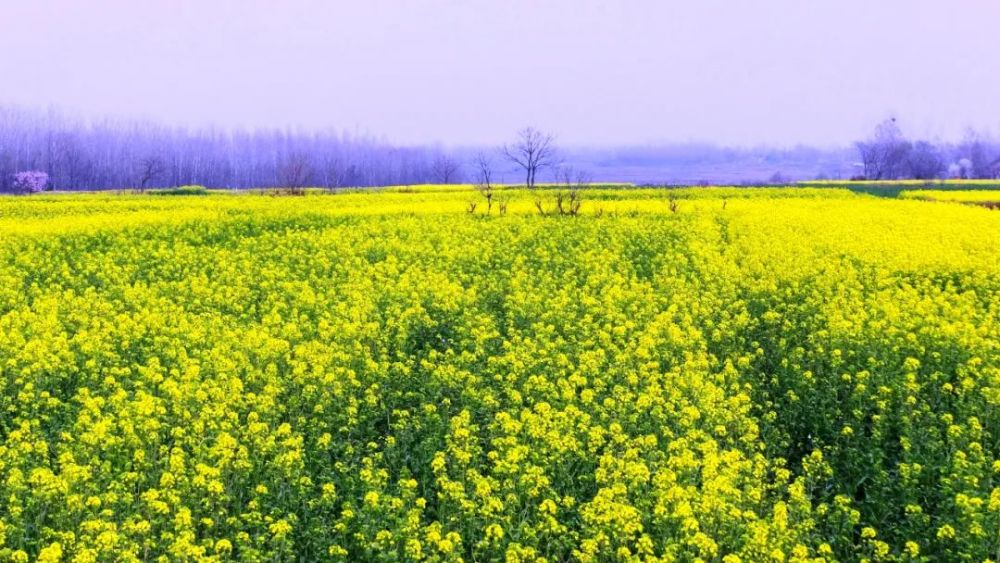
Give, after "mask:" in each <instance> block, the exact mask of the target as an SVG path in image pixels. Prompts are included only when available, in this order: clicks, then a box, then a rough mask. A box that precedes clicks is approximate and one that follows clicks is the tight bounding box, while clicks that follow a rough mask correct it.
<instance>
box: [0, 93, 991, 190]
mask: <svg viewBox="0 0 1000 563" xmlns="http://www.w3.org/2000/svg"><path fill="white" fill-rule="evenodd" d="M512 130H513V127H512ZM556 141H557V142H558V137H556ZM484 153H485V154H487V155H489V156H490V158H492V159H493V162H494V163H495V164H494V165H495V174H494V180H495V181H499V182H501V183H516V182H521V181H523V178H522V177H521V173H520V172H519V171H518V170H517V166H516V165H514V164H512V163H508V162H505V159H504V156H503V154H502V153H501V151H500V150H499V147H485V148H484V147H457V148H449V149H445V148H443V147H440V146H431V145H429V146H400V145H394V144H392V143H389V142H387V141H384V140H380V139H378V138H376V137H374V136H370V135H357V134H354V135H352V134H348V133H343V132H338V131H334V130H327V131H306V130H275V129H267V130H265V129H256V130H243V129H222V128H215V127H204V128H196V129H191V128H185V127H171V126H166V125H163V124H159V123H155V122H150V121H140V120H129V119H111V118H107V119H99V120H88V119H82V118H78V117H72V116H67V115H64V114H62V113H60V112H59V111H57V110H48V111H40V110H34V109H25V108H20V107H12V106H0V192H16V191H18V189H19V187H18V184H17V178H18V177H19V175H23V174H24V173H25V172H27V171H33V172H35V171H37V172H40V173H43V174H44V175H45V177H46V180H45V181H46V183H45V189H48V190H98V189H139V190H142V189H147V188H160V187H171V186H182V185H203V186H207V187H211V188H233V189H236V188H263V187H275V186H288V187H302V186H317V187H325V188H337V187H365V186H385V185H399V184H420V183H445V184H447V183H460V182H465V181H475V176H476V170H477V167H476V164H475V162H476V159H477V158H481V156H482V155H483V154H484ZM556 155H557V157H556V158H553V159H552V162H551V165H550V166H548V167H547V168H546V169H542V170H539V174H540V176H539V180H540V181H552V180H558V179H559V178H560V177H561V172H560V169H561V168H562V169H565V168H572V169H574V170H576V171H578V172H580V173H583V174H585V175H586V176H587V178H588V179H590V180H591V181H598V182H608V181H620V182H632V183H636V184H671V183H673V184H699V183H703V184H707V183H717V184H743V183H784V182H789V181H795V180H813V179H845V180H846V179H849V178H856V179H860V178H864V179H869V180H882V179H899V178H910V177H913V178H926V179H930V178H945V177H960V178H995V177H997V176H1000V161H998V158H1000V145H998V144H997V143H996V142H995V141H993V140H992V139H990V138H989V137H988V136H986V135H982V134H978V133H975V132H972V131H970V132H969V133H968V134H967V135H966V138H965V139H964V140H963V141H962V142H960V143H950V144H949V143H931V142H927V141H916V142H913V141H910V140H908V139H906V138H905V137H904V136H903V134H902V132H901V131H900V128H899V126H898V125H897V124H896V122H895V120H887V121H885V122H883V123H881V124H879V125H878V127H876V130H875V133H874V134H873V135H872V137H871V138H870V139H868V140H865V141H861V142H859V143H857V144H856V145H855V146H853V147H845V148H835V149H820V148H812V147H802V146H800V147H793V148H784V149H776V148H768V147H756V148H725V147H718V146H715V145H710V144H694V143H689V144H664V145H643V146H628V147H571V146H557V148H556Z"/></svg>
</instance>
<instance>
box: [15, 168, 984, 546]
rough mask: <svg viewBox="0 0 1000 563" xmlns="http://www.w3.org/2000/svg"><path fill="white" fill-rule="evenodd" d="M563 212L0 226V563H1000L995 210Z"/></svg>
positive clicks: (765, 191) (662, 205)
mask: <svg viewBox="0 0 1000 563" xmlns="http://www.w3.org/2000/svg"><path fill="white" fill-rule="evenodd" d="M970 189H971V188H970ZM579 193H580V194H581V195H580V197H581V198H582V203H581V204H580V206H579V208H578V211H577V212H567V211H566V210H567V209H569V210H572V209H573V208H571V207H563V204H564V202H563V200H562V199H561V198H562V197H563V196H564V195H565V194H564V192H563V191H562V190H560V189H556V188H551V189H539V190H536V191H526V190H523V189H516V188H511V189H505V190H498V192H497V195H496V199H489V200H487V199H486V198H484V196H483V194H482V193H481V192H480V191H477V190H475V189H472V188H471V187H467V186H460V187H448V186H421V187H394V188H390V189H384V190H378V191H349V192H346V191H345V192H342V193H329V194H328V193H312V192H309V193H306V195H303V196H298V197H294V196H282V197H277V196H275V197H270V196H268V195H261V194H258V193H240V194H230V193H223V192H211V191H210V192H208V193H207V194H204V195H190V196H188V195H183V196H177V197H161V196H158V195H155V194H127V195H120V194H113V193H86V194H45V193H42V194H38V195H32V196H25V197H4V198H0V561H28V560H40V561H59V560H65V561H109V560H115V561H150V560H155V561H184V560H192V561H193V560H199V561H227V560H239V561H286V560H301V561H321V560H343V561H403V560H406V561H424V560H426V561H458V560H465V561H515V562H516V561H539V560H545V561H566V560H578V561H657V560H658V561H725V562H727V563H735V562H738V561H747V562H751V561H862V560H868V561H984V560H993V561H996V560H1000V251H998V250H997V249H998V248H1000V212H996V211H993V210H990V209H987V208H985V207H982V206H973V205H962V204H960V203H948V202H946V201H928V199H930V198H929V196H927V194H926V193H925V192H924V191H921V192H918V193H915V194H914V195H910V196H907V195H905V194H906V192H905V191H904V192H903V195H901V196H900V197H899V198H886V197H874V196H871V195H866V194H856V193H853V192H852V191H850V190H849V189H843V188H838V187H791V188H767V187H762V188H725V187H717V188H716V187H712V188H686V189H670V190H664V189H656V188H637V187H631V186H625V187H613V186H593V187H590V188H586V189H582V190H580V191H579ZM963 193H967V192H959V191H956V192H954V194H953V195H950V196H944V197H942V198H940V199H942V200H949V199H955V200H956V201H965V199H962V194H963ZM491 197H492V196H491ZM975 197H986V196H978V195H977V196H975ZM969 201H972V200H969Z"/></svg>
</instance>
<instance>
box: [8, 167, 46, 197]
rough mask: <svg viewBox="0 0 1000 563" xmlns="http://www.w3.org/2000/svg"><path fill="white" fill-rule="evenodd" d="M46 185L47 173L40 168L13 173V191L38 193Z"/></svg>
mask: <svg viewBox="0 0 1000 563" xmlns="http://www.w3.org/2000/svg"><path fill="white" fill-rule="evenodd" d="M48 185H49V175H48V174H46V173H45V172H42V171H41V170H25V171H23V172H18V173H17V174H14V191H16V192H17V193H22V194H34V193H38V192H40V191H43V190H44V189H45V188H46V186H48Z"/></svg>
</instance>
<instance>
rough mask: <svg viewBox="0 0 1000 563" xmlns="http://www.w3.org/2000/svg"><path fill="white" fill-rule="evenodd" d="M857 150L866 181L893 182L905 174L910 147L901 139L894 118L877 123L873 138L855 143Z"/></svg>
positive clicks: (908, 143)
mask: <svg viewBox="0 0 1000 563" xmlns="http://www.w3.org/2000/svg"><path fill="white" fill-rule="evenodd" d="M857 148H858V152H859V153H860V154H861V162H862V164H863V165H864V173H865V178H866V179H868V180H895V179H897V178H901V177H903V176H904V175H905V174H906V172H907V170H906V166H907V159H908V156H909V152H910V150H911V148H912V145H911V144H910V142H909V141H907V140H906V139H905V138H904V137H903V133H902V131H900V129H899V125H897V124H896V119H895V118H891V119H886V120H885V121H883V122H882V123H879V124H878V125H877V126H876V127H875V134H874V136H872V138H871V139H869V140H868V141H862V142H859V143H857Z"/></svg>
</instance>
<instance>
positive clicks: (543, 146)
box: [503, 127, 556, 189]
mask: <svg viewBox="0 0 1000 563" xmlns="http://www.w3.org/2000/svg"><path fill="white" fill-rule="evenodd" d="M554 140H555V138H554V137H553V136H552V135H551V134H549V133H542V132H541V131H539V130H537V129H535V128H534V127H526V128H524V129H522V130H520V131H518V133H517V140H516V141H514V143H513V144H510V145H504V147H503V154H504V156H505V157H507V160H510V161H511V162H513V163H514V164H516V165H518V166H520V167H521V168H523V169H524V174H525V181H524V185H525V186H526V187H528V188H529V189H531V188H534V187H535V176H536V174H537V173H538V170H539V169H541V168H545V167H546V166H551V165H553V164H554V163H555V156H556V155H555V147H554V146H553V142H554Z"/></svg>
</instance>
